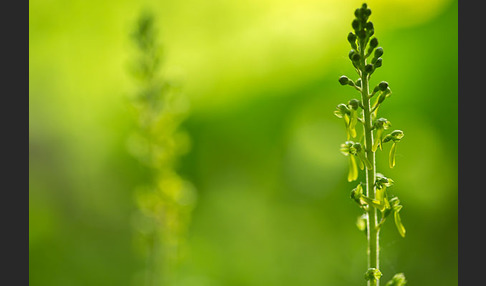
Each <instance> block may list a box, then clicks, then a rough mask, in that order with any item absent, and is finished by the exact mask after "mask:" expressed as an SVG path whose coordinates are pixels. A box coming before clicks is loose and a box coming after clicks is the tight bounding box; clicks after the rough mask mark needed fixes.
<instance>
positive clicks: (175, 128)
mask: <svg viewBox="0 0 486 286" xmlns="http://www.w3.org/2000/svg"><path fill="white" fill-rule="evenodd" d="M132 37H133V41H134V43H135V44H136V47H137V49H138V57H137V58H136V60H135V62H134V63H133V65H132V69H131V71H132V75H133V78H134V79H135V80H136V81H137V83H138V87H139V89H138V92H137V93H136V95H135V97H134V98H133V99H132V103H133V105H132V106H133V110H132V111H133V114H134V116H135V117H136V121H137V125H136V126H137V128H136V130H134V131H133V133H132V134H131V136H130V138H129V139H128V149H129V151H130V152H131V154H133V155H134V156H135V157H136V158H137V159H138V160H139V162H140V164H141V166H142V167H143V168H144V169H145V172H146V178H147V182H146V183H145V184H143V185H140V186H139V187H138V188H137V189H136V192H135V199H136V203H137V205H138V207H139V209H138V212H137V213H136V214H135V215H134V221H133V222H134V226H135V228H136V230H137V242H138V244H137V247H138V248H139V250H140V251H141V253H142V255H143V256H144V257H145V259H146V269H145V275H144V277H145V278H144V280H145V281H144V283H143V285H148V286H151V285H175V281H176V279H177V278H176V272H177V265H178V262H179V260H180V258H181V255H182V254H181V247H183V243H184V238H185V235H186V232H187V228H188V225H189V222H190V217H191V211H192V209H193V207H194V204H195V199H196V193H195V189H194V188H193V186H192V184H191V183H190V182H189V181H187V180H184V179H183V178H182V177H181V176H180V175H179V174H178V172H177V170H176V169H177V168H176V167H177V161H178V158H179V157H180V156H181V155H183V154H185V153H187V152H188V150H189V148H190V142H189V137H188V135H187V133H186V132H185V131H183V130H181V128H180V124H181V122H182V121H183V120H184V119H185V117H186V116H187V112H188V103H187V99H185V98H184V97H183V94H182V93H181V91H180V88H179V87H178V86H177V85H176V84H175V83H174V82H171V81H169V80H168V79H166V78H165V77H164V75H163V74H161V73H160V70H161V69H160V68H161V62H162V59H161V57H162V48H161V47H160V46H159V42H158V31H157V30H156V25H155V16H154V14H153V13H151V12H148V11H145V12H144V13H142V14H141V15H140V17H139V19H138V22H137V25H136V30H135V32H134V33H133V35H132Z"/></svg>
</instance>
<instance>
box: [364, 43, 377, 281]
mask: <svg viewBox="0 0 486 286" xmlns="http://www.w3.org/2000/svg"><path fill="white" fill-rule="evenodd" d="M360 53H361V67H362V70H361V82H362V88H361V101H362V102H363V116H364V138H365V154H366V157H367V158H368V160H369V162H370V163H371V169H369V170H368V169H366V170H365V171H366V196H368V197H370V198H372V199H374V198H375V196H376V189H375V181H376V163H375V153H374V152H373V150H372V146H373V131H372V130H371V127H372V122H371V108H370V95H369V75H368V74H367V73H366V72H365V71H364V66H365V65H366V60H365V57H364V45H362V46H361V49H360ZM377 224H378V214H377V209H376V208H374V207H370V208H368V219H367V229H368V232H367V240H368V250H367V252H368V269H369V268H376V269H380V267H379V265H380V263H379V255H380V252H379V251H380V248H379V245H380V242H379V229H378V228H377ZM378 285H380V281H379V280H374V279H371V280H368V286H378Z"/></svg>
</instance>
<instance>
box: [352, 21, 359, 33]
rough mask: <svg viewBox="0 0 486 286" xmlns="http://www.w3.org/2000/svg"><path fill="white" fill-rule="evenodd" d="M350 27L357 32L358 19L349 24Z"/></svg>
mask: <svg viewBox="0 0 486 286" xmlns="http://www.w3.org/2000/svg"><path fill="white" fill-rule="evenodd" d="M351 27H353V29H354V30H355V31H358V30H359V20H358V19H354V20H353V22H351Z"/></svg>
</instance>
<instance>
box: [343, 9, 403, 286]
mask: <svg viewBox="0 0 486 286" xmlns="http://www.w3.org/2000/svg"><path fill="white" fill-rule="evenodd" d="M354 15H355V19H354V20H353V21H352V23H351V26H352V28H353V30H354V31H353V32H350V33H349V34H348V36H347V40H348V42H349V44H350V45H351V51H350V52H349V59H350V60H351V63H352V65H353V67H354V68H355V71H356V73H357V74H358V78H357V79H356V80H355V81H353V80H352V79H350V78H349V77H347V76H344V75H343V76H341V77H340V78H339V83H340V84H341V85H348V86H351V87H352V88H353V89H354V90H356V91H357V92H358V93H359V95H360V96H359V98H357V99H351V100H349V101H348V102H347V104H346V103H341V104H338V105H337V110H336V111H334V114H335V115H336V116H337V117H339V118H341V119H342V120H343V121H344V125H345V128H346V142H344V143H343V144H342V145H341V152H342V153H343V154H344V155H345V156H347V157H348V160H349V171H348V175H347V180H348V182H353V181H356V180H358V177H359V172H360V170H361V171H364V175H365V182H359V183H358V185H357V186H356V187H355V188H354V189H353V190H352V191H351V199H353V200H354V201H355V202H356V203H357V204H358V206H359V207H360V208H361V209H362V210H363V214H362V215H361V216H360V217H359V218H358V223H357V226H358V228H359V229H360V230H361V231H364V232H365V233H366V237H367V242H368V245H367V253H368V270H367V271H366V273H365V275H364V276H365V279H366V280H367V285H368V286H378V285H379V284H380V279H381V277H382V273H381V271H380V240H379V234H380V229H381V227H382V225H383V223H384V222H385V221H386V219H387V218H388V217H390V216H393V217H394V222H395V225H396V228H397V230H398V233H399V234H400V235H401V236H402V237H405V233H406V231H405V227H404V226H403V224H402V221H401V218H400V210H401V209H402V205H401V204H400V200H399V199H398V197H396V196H391V195H390V194H389V193H388V192H387V189H388V188H390V187H391V186H393V184H394V181H393V180H392V179H391V178H387V177H385V176H384V175H383V174H381V173H378V172H377V170H376V153H377V152H378V151H382V150H383V149H384V145H385V144H386V143H388V142H390V143H391V147H390V150H389V154H388V157H389V158H388V162H389V167H390V168H393V167H395V163H396V160H395V154H396V151H397V145H398V143H399V142H400V141H401V140H402V138H403V136H404V133H403V131H401V130H393V131H391V132H390V133H388V134H386V130H388V129H390V127H391V122H390V121H389V120H388V119H386V118H382V117H379V116H378V110H379V109H380V107H381V106H382V105H383V103H384V102H385V100H387V99H388V98H389V97H390V96H391V94H392V91H391V89H390V86H389V84H388V82H386V81H381V82H379V83H378V84H376V86H374V87H373V88H370V86H371V85H370V79H371V76H372V75H373V73H374V72H375V71H376V69H378V68H380V67H381V66H382V64H383V59H382V56H383V48H382V47H379V46H378V39H377V38H376V37H375V36H374V33H375V29H374V26H373V23H372V22H371V21H369V20H368V19H369V17H370V15H371V10H370V9H369V8H368V6H367V4H366V3H364V4H363V5H362V6H361V7H360V8H358V9H356V10H355V12H354ZM360 125H362V127H363V128H362V133H361V134H360V135H359V134H358V133H360V132H359V129H360V128H358V127H359V126H360ZM405 284H406V279H405V276H404V275H403V273H398V274H396V275H395V276H393V278H392V279H391V280H390V281H388V282H387V283H386V286H403V285H405Z"/></svg>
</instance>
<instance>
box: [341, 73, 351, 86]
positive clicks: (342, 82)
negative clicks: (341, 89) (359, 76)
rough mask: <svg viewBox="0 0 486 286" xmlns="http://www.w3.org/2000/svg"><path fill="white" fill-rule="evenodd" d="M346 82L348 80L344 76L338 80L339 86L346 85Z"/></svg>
mask: <svg viewBox="0 0 486 286" xmlns="http://www.w3.org/2000/svg"><path fill="white" fill-rule="evenodd" d="M348 82H349V78H348V77H347V76H345V75H343V76H341V77H340V78H339V83H340V84H341V85H346V84H348Z"/></svg>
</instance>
